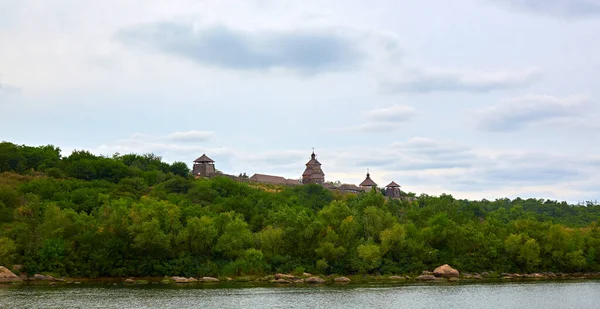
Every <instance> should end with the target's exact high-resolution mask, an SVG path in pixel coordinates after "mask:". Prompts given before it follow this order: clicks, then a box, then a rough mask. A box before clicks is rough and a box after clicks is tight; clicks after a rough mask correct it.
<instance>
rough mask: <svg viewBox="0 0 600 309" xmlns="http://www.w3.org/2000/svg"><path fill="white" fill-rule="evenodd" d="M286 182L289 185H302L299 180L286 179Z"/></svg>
mask: <svg viewBox="0 0 600 309" xmlns="http://www.w3.org/2000/svg"><path fill="white" fill-rule="evenodd" d="M285 182H286V183H287V184H288V185H299V184H302V183H301V182H300V181H299V180H297V179H286V180H285Z"/></svg>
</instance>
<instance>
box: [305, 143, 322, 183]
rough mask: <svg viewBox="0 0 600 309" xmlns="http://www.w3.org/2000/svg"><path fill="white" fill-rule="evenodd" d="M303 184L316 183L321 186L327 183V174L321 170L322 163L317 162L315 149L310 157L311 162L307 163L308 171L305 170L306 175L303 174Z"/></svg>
mask: <svg viewBox="0 0 600 309" xmlns="http://www.w3.org/2000/svg"><path fill="white" fill-rule="evenodd" d="M302 183H303V184H309V183H316V184H319V185H322V184H323V183H325V173H323V170H322V169H321V162H319V160H317V155H316V154H315V150H314V149H313V152H312V154H311V155H310V161H308V162H307V163H306V169H305V170H304V173H302Z"/></svg>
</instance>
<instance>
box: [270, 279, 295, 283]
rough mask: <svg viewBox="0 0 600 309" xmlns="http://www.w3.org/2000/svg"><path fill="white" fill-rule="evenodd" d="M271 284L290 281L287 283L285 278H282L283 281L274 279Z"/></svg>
mask: <svg viewBox="0 0 600 309" xmlns="http://www.w3.org/2000/svg"><path fill="white" fill-rule="evenodd" d="M269 282H271V283H290V282H289V281H287V280H285V279H283V278H281V279H273V280H271V281H269Z"/></svg>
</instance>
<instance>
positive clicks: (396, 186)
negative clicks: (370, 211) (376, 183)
mask: <svg viewBox="0 0 600 309" xmlns="http://www.w3.org/2000/svg"><path fill="white" fill-rule="evenodd" d="M385 187H386V188H387V187H392V188H400V185H399V184H397V183H395V182H394V181H392V182H390V184H389V185H387V186H385Z"/></svg>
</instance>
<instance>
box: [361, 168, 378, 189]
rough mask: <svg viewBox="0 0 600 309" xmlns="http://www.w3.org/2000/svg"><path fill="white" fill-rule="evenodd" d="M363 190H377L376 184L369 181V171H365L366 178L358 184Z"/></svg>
mask: <svg viewBox="0 0 600 309" xmlns="http://www.w3.org/2000/svg"><path fill="white" fill-rule="evenodd" d="M359 186H361V187H363V188H377V184H376V183H375V182H374V181H373V180H372V179H371V174H369V170H367V178H365V180H363V182H361V183H360V185H359Z"/></svg>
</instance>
